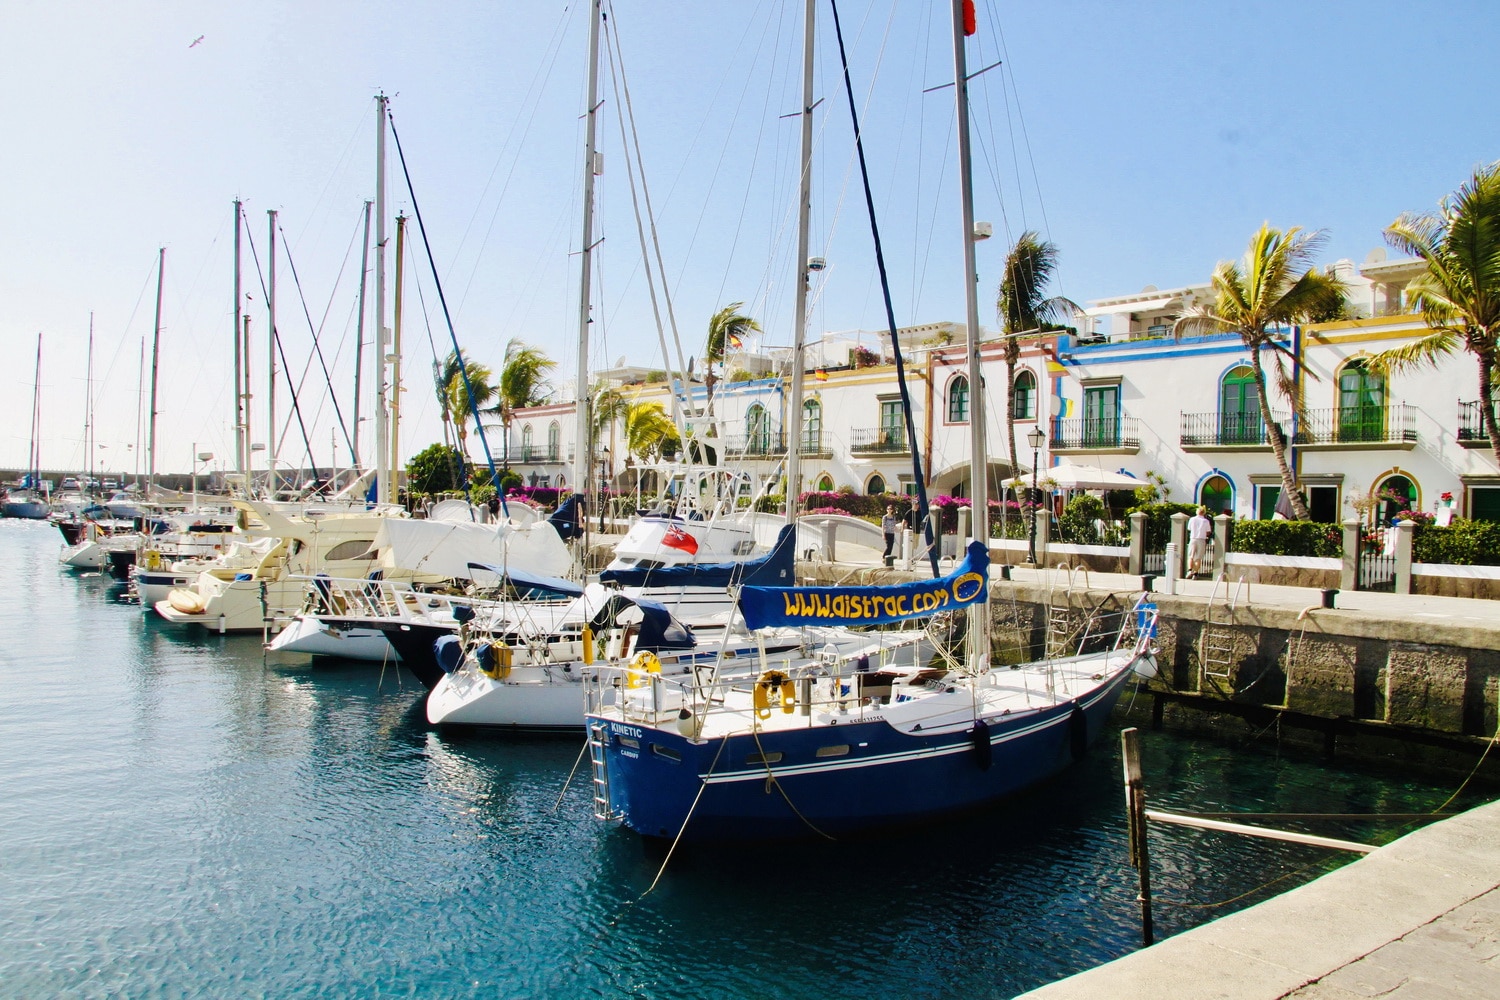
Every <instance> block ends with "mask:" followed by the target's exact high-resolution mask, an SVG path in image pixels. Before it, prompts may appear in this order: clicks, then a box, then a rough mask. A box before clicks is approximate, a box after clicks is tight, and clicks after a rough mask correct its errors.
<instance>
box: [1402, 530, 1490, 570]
mask: <svg viewBox="0 0 1500 1000" xmlns="http://www.w3.org/2000/svg"><path fill="white" fill-rule="evenodd" d="M1411 548H1412V553H1411V558H1412V561H1413V562H1419V563H1446V564H1448V565H1450V566H1500V524H1497V523H1495V522H1493V521H1467V520H1462V519H1460V520H1456V521H1454V522H1453V523H1452V524H1450V525H1449V526H1448V527H1446V528H1440V527H1438V526H1437V525H1435V524H1419V525H1417V527H1416V531H1415V533H1414V534H1413V536H1412V540H1411Z"/></svg>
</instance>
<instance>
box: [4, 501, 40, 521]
mask: <svg viewBox="0 0 1500 1000" xmlns="http://www.w3.org/2000/svg"><path fill="white" fill-rule="evenodd" d="M51 513H52V508H51V507H50V506H48V505H47V504H46V503H44V502H43V501H41V500H7V501H5V506H4V514H5V516H6V517H19V518H24V519H26V520H28V521H43V520H46V518H47V516H48V515H49V514H51Z"/></svg>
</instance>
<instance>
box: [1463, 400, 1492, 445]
mask: <svg viewBox="0 0 1500 1000" xmlns="http://www.w3.org/2000/svg"><path fill="white" fill-rule="evenodd" d="M1458 444H1459V447H1461V448H1488V447H1489V446H1490V438H1489V435H1488V434H1486V433H1485V432H1484V411H1483V410H1481V409H1480V408H1479V400H1477V399H1476V400H1474V401H1473V402H1470V403H1459V404H1458Z"/></svg>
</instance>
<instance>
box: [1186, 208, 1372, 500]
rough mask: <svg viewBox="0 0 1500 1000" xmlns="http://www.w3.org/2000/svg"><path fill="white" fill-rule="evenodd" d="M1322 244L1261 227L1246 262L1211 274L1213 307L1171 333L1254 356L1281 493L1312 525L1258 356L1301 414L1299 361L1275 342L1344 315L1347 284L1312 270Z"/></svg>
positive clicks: (1296, 232)
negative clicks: (1232, 337)
mask: <svg viewBox="0 0 1500 1000" xmlns="http://www.w3.org/2000/svg"><path fill="white" fill-rule="evenodd" d="M1324 239H1325V237H1324V234H1323V233H1322V231H1321V230H1320V231H1318V232H1311V233H1304V232H1303V231H1302V229H1301V228H1300V227H1298V226H1293V227H1292V228H1291V229H1288V230H1287V231H1286V232H1282V231H1281V230H1279V229H1272V228H1271V226H1270V223H1263V224H1262V225H1261V227H1260V229H1259V230H1257V231H1256V233H1255V235H1254V236H1252V237H1250V246H1249V249H1247V250H1246V251H1245V256H1244V258H1243V259H1242V260H1241V261H1239V262H1235V261H1228V260H1226V261H1220V262H1219V265H1218V266H1217V267H1215V268H1214V274H1213V282H1212V285H1213V291H1214V302H1213V305H1212V306H1208V307H1204V308H1203V309H1201V310H1199V311H1197V312H1194V313H1192V314H1190V315H1187V316H1184V317H1182V318H1181V319H1179V320H1178V321H1177V322H1176V323H1175V324H1174V325H1173V333H1174V335H1176V336H1181V335H1182V334H1183V333H1184V332H1189V331H1192V330H1205V329H1206V330H1219V331H1232V332H1234V333H1237V334H1239V336H1240V340H1241V341H1243V342H1244V344H1245V348H1246V349H1247V350H1248V351H1249V352H1250V368H1251V371H1252V372H1254V374H1255V388H1256V394H1257V396H1258V397H1259V403H1260V419H1261V426H1263V427H1264V428H1265V429H1266V439H1267V440H1268V441H1269V442H1270V444H1271V454H1272V455H1273V456H1275V459H1276V468H1277V471H1279V472H1280V473H1281V489H1282V491H1283V494H1284V495H1285V496H1286V498H1287V499H1288V500H1289V501H1290V503H1291V508H1292V515H1293V516H1294V517H1295V518H1296V519H1297V520H1299V521H1305V520H1307V519H1308V513H1307V502H1306V501H1305V500H1304V499H1303V497H1302V494H1301V492H1299V491H1298V489H1297V484H1296V481H1295V479H1294V478H1293V477H1292V469H1291V466H1290V465H1288V464H1287V458H1286V436H1285V435H1284V434H1283V433H1282V430H1281V427H1280V426H1278V425H1277V423H1276V422H1275V420H1273V419H1272V417H1271V402H1270V399H1269V398H1268V397H1267V394H1266V370H1265V364H1264V361H1263V359H1262V357H1261V353H1262V352H1263V351H1267V350H1269V351H1270V352H1271V358H1272V361H1273V362H1274V364H1275V368H1276V387H1277V389H1278V391H1280V393H1281V394H1282V395H1283V396H1284V397H1285V398H1286V399H1287V401H1288V402H1289V403H1290V404H1291V405H1292V409H1293V410H1294V411H1296V412H1300V411H1301V409H1302V398H1301V392H1300V390H1299V387H1298V385H1297V382H1296V380H1295V379H1294V378H1293V377H1292V375H1291V373H1290V372H1288V371H1287V367H1286V362H1287V361H1289V360H1290V361H1295V360H1296V359H1295V357H1294V356H1293V354H1292V351H1291V349H1290V348H1288V347H1287V346H1286V345H1285V344H1283V343H1281V342H1280V341H1279V340H1277V339H1276V335H1277V331H1278V330H1279V328H1281V327H1283V326H1286V325H1289V324H1292V323H1301V322H1306V321H1308V320H1311V319H1315V318H1318V317H1321V316H1326V315H1329V314H1332V313H1336V312H1337V311H1338V310H1339V308H1340V307H1341V305H1342V302H1343V298H1344V283H1343V282H1342V281H1340V280H1339V279H1338V278H1337V277H1335V276H1334V274H1333V273H1332V272H1331V271H1328V270H1319V269H1318V268H1316V267H1313V266H1312V261H1313V258H1314V257H1315V256H1316V255H1317V252H1318V251H1319V250H1321V249H1322V247H1323V242H1324ZM1304 268H1305V270H1304Z"/></svg>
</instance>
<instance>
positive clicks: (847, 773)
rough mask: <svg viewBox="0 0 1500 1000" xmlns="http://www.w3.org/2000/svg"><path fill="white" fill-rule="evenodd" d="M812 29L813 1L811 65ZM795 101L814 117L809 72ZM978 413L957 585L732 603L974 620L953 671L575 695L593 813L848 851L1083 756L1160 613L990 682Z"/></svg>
mask: <svg viewBox="0 0 1500 1000" xmlns="http://www.w3.org/2000/svg"><path fill="white" fill-rule="evenodd" d="M953 9H954V11H953V12H954V73H955V83H956V87H955V89H956V91H957V94H958V132H959V160H960V168H961V182H960V192H961V200H962V203H963V220H964V240H965V266H966V272H965V273H966V275H967V279H966V297H967V304H968V320H969V322H968V348H969V350H968V357H969V365H970V379H971V383H970V384H972V385H981V384H983V383H982V380H981V379H980V377H979V376H980V372H979V351H978V340H979V324H978V298H977V289H976V287H975V284H974V280H975V279H974V275H975V268H974V260H973V245H972V239H973V237H972V232H973V221H972V201H971V198H972V195H971V187H970V176H969V148H968V86H967V82H968V81H967V72H966V60H965V52H964V34H963V28H962V23H963V0H954V3H953ZM813 15H814V5H813V2H812V0H808V4H807V15H806V16H807V23H806V32H807V34H808V42H807V46H806V50H807V52H808V53H809V58H810V53H811V51H812V44H811V34H812V32H813V30H814V25H813ZM836 16H837V13H836V12H835V17H836ZM803 96H804V101H803V108H804V114H810V113H811V108H812V107H813V103H814V102H813V95H812V82H811V73H810V72H808V73H806V74H805V76H804V95H803ZM806 155H807V150H806V148H804V157H805V156H806ZM804 162H805V161H804ZM975 402H976V406H975V409H974V412H973V413H972V415H971V427H972V428H973V441H972V447H973V454H972V455H971V468H972V473H971V481H972V483H973V492H974V494H975V497H974V501H973V503H974V508H973V509H974V511H975V525H974V534H975V539H974V540H972V541H971V542H970V543H969V545H968V547H967V551H966V556H965V559H964V561H963V563H961V564H960V565H959V566H958V567H956V568H955V569H954V570H953V571H952V572H951V573H950V574H948V575H947V576H944V577H939V578H937V579H932V580H923V581H918V582H915V583H909V584H898V585H893V586H886V587H765V588H760V587H745V588H742V589H741V591H740V594H739V606H740V610H741V613H742V614H743V616H744V619H745V622H746V624H747V625H748V626H749V627H751V628H764V627H768V626H774V625H784V624H787V623H796V624H812V623H817V624H845V625H847V624H854V623H877V622H894V621H903V620H908V619H912V618H916V617H920V616H923V615H930V614H932V613H933V612H934V611H945V612H947V611H956V610H957V609H958V608H959V607H960V606H962V607H963V608H965V611H964V612H963V613H965V614H967V615H968V616H969V628H968V630H967V633H968V634H967V644H968V645H967V649H966V651H965V654H964V656H963V657H962V658H961V659H957V658H955V659H953V660H944V659H941V658H939V659H937V660H935V661H934V662H931V663H910V664H898V663H874V662H866V661H854V662H850V661H848V660H833V659H830V660H829V661H827V662H821V663H813V664H803V665H794V664H790V663H778V662H777V660H776V659H775V658H774V657H766V658H763V660H762V663H761V665H760V667H759V669H758V670H756V671H753V672H751V673H750V674H748V675H746V674H745V673H738V674H734V675H730V674H725V673H721V672H719V671H715V672H714V673H713V674H712V675H710V676H709V677H708V678H707V679H706V680H703V679H700V678H697V677H694V678H692V679H682V678H661V677H643V676H641V675H640V674H639V672H637V671H635V670H632V669H629V668H627V669H625V670H623V671H619V672H617V673H616V675H614V676H611V675H610V674H609V673H607V672H604V671H598V672H596V673H595V674H594V675H592V676H591V678H589V680H588V683H586V684H585V693H586V695H587V696H588V698H589V711H588V744H589V751H590V758H591V763H592V768H593V779H594V787H595V790H596V791H595V812H596V815H598V816H599V817H600V818H601V819H606V820H610V821H618V822H620V823H622V824H623V825H624V826H626V827H628V828H630V829H633V830H635V831H637V832H639V833H641V834H643V835H645V836H648V837H655V838H666V839H674V840H691V841H769V840H783V839H797V838H809V837H816V836H824V837H840V836H848V835H854V834H861V833H865V832H869V831H873V830H879V829H884V828H890V827H896V826H902V825H909V824H914V823H919V822H923V821H927V820H930V819H932V818H935V817H940V816H947V815H953V814H957V813H962V812H965V811H969V810H973V809H977V808H980V807H983V806H986V805H989V804H991V803H993V802H996V801H998V800H1000V799H1002V798H1004V797H1005V796H1008V795H1011V794H1014V793H1016V792H1018V791H1020V790H1022V789H1024V788H1027V787H1030V786H1032V785H1035V784H1037V783H1038V782H1040V781H1043V780H1045V779H1046V778H1048V777H1050V776H1052V775H1054V774H1056V773H1057V772H1058V771H1060V770H1062V769H1063V768H1065V767H1066V766H1068V765H1069V764H1070V763H1071V762H1073V761H1074V760H1076V759H1077V758H1078V757H1080V756H1081V755H1082V754H1083V753H1084V752H1085V751H1086V750H1087V747H1088V745H1089V743H1090V742H1091V740H1092V739H1094V738H1095V737H1096V736H1098V734H1099V733H1100V732H1101V731H1102V729H1103V728H1104V726H1105V724H1106V721H1107V720H1108V718H1109V715H1110V712H1111V711H1112V710H1113V707H1114V704H1115V702H1116V700H1117V699H1118V697H1119V695H1120V692H1121V691H1122V690H1123V689H1124V687H1125V684H1126V682H1127V681H1128V679H1129V678H1130V677H1131V676H1132V675H1133V674H1135V673H1141V674H1144V675H1148V676H1149V675H1150V674H1153V673H1154V672H1155V663H1154V649H1153V647H1152V641H1153V638H1154V634H1155V609H1154V607H1153V606H1151V605H1149V604H1147V603H1145V602H1144V601H1141V602H1137V605H1136V607H1135V608H1134V609H1131V610H1130V611H1126V610H1125V609H1116V610H1115V611H1114V613H1113V614H1111V615H1108V616H1102V617H1101V616H1097V615H1096V616H1091V617H1090V618H1089V620H1088V622H1087V623H1086V624H1085V625H1084V626H1083V628H1082V630H1081V633H1082V634H1081V635H1080V636H1079V638H1078V642H1077V645H1076V647H1074V649H1075V651H1074V652H1072V653H1071V655H1059V656H1055V657H1049V658H1047V659H1043V660H1039V661H1035V662H1032V663H1028V664H1025V665H1023V666H1020V667H1016V668H998V669H997V668H995V667H994V666H992V664H991V657H990V651H989V634H988V629H989V616H988V613H987V603H986V600H987V595H988V590H989V583H988V574H987V569H988V563H989V548H988V543H987V539H988V534H989V530H988V524H987V521H988V518H987V516H986V513H987V502H986V499H985V482H986V474H987V468H986V462H987V460H986V455H985V449H984V434H983V429H984V419H983V411H982V400H979V399H976V401H975Z"/></svg>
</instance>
